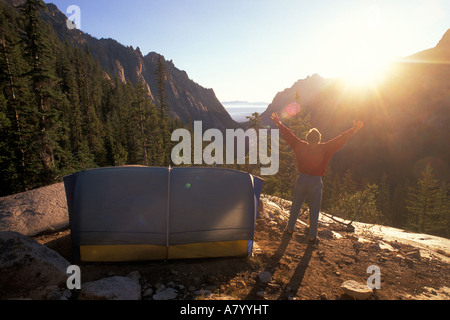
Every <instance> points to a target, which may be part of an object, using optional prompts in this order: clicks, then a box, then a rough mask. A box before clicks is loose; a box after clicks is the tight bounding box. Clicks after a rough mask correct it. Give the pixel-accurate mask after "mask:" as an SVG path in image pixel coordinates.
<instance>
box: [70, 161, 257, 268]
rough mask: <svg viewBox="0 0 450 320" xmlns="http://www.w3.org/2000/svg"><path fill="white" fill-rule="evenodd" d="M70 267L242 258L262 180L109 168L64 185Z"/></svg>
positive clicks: (222, 173)
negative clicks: (100, 263)
mask: <svg viewBox="0 0 450 320" xmlns="http://www.w3.org/2000/svg"><path fill="white" fill-rule="evenodd" d="M64 184H65V189H66V196H67V204H68V211H69V220H70V227H71V238H72V248H73V260H74V262H75V263H77V262H81V261H82V262H125V261H145V260H168V259H191V258H214V257H236V256H247V255H249V254H250V253H251V251H252V248H253V237H254V230H255V222H256V215H257V207H258V203H259V197H260V194H261V189H262V185H263V180H261V179H260V178H258V177H255V176H253V175H250V174H248V173H244V172H241V171H235V170H228V169H221V168H196V167H192V168H170V167H169V168H157V167H115V168H100V169H93V170H87V171H83V172H79V173H76V174H72V175H69V176H66V177H64Z"/></svg>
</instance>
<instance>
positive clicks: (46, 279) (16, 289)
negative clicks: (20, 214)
mask: <svg viewBox="0 0 450 320" xmlns="http://www.w3.org/2000/svg"><path fill="white" fill-rule="evenodd" d="M69 265H70V263H69V262H68V261H67V260H66V259H64V258H63V257H61V255H59V254H58V253H57V252H55V251H53V250H52V249H49V248H48V247H46V246H44V245H41V244H39V243H38V242H36V241H35V240H33V239H32V238H29V237H27V236H24V235H22V234H20V233H17V232H0V299H10V298H21V297H27V298H30V297H31V298H35V299H46V298H47V293H46V291H45V289H46V288H47V290H51V289H53V287H59V286H61V285H64V284H65V283H66V281H67V268H68V267H69ZM43 292H44V293H43Z"/></svg>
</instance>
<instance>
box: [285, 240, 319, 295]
mask: <svg viewBox="0 0 450 320" xmlns="http://www.w3.org/2000/svg"><path fill="white" fill-rule="evenodd" d="M314 249H315V246H314V244H311V243H309V244H308V246H307V247H306V250H305V254H304V255H303V257H302V259H301V260H300V262H299V263H298V266H297V268H296V269H295V271H294V273H293V274H292V277H291V280H290V281H289V283H288V284H287V285H285V287H284V289H283V291H282V292H281V293H280V296H279V299H283V298H287V297H288V296H289V295H291V296H295V295H296V294H297V291H298V289H299V288H300V286H301V284H302V281H303V277H304V276H305V273H306V269H308V265H309V261H310V260H311V256H312V253H313V251H314Z"/></svg>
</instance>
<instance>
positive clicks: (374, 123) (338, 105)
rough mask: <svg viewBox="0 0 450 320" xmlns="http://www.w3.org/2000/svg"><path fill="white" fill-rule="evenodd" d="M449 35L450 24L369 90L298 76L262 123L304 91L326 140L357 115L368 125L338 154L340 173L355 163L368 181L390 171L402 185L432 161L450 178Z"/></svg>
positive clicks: (306, 103)
mask: <svg viewBox="0 0 450 320" xmlns="http://www.w3.org/2000/svg"><path fill="white" fill-rule="evenodd" d="M449 39H450V30H449V31H447V32H446V33H445V35H444V36H443V37H442V40H441V41H440V42H439V44H438V45H436V47H434V48H431V49H428V50H424V51H421V52H418V53H416V54H413V55H411V56H408V57H405V58H403V59H400V60H399V61H396V62H394V63H393V64H392V66H391V69H390V72H389V73H388V74H387V75H386V77H385V79H384V80H383V81H382V82H380V83H378V84H376V85H374V86H373V87H368V88H366V89H365V90H361V89H358V90H356V89H353V88H351V87H349V86H348V85H347V84H346V83H345V82H343V81H341V80H340V79H325V78H323V77H321V76H320V75H317V74H315V75H313V76H309V77H307V78H306V79H301V80H298V81H297V82H295V83H294V84H293V85H292V86H291V87H290V88H286V89H284V90H283V91H281V92H279V93H278V94H277V95H276V96H275V98H274V100H273V101H272V103H271V104H270V105H269V107H268V109H267V110H266V111H265V112H264V113H263V114H262V115H261V120H262V123H263V125H271V120H270V115H271V114H272V113H273V112H278V113H279V114H282V113H283V109H284V108H285V107H286V106H287V105H288V104H289V103H291V102H295V101H296V94H297V93H298V94H299V96H300V99H301V104H302V107H303V108H304V109H306V111H307V112H308V113H309V114H310V123H311V126H312V127H316V128H318V129H319V130H320V131H321V132H322V135H323V140H324V141H327V140H330V139H332V138H334V137H335V136H336V135H338V134H340V133H342V132H343V131H344V130H346V129H349V128H350V127H351V126H352V121H353V120H354V119H357V118H359V119H361V120H363V121H364V122H365V123H366V126H365V128H364V130H361V133H360V134H358V135H357V136H355V137H354V138H352V139H351V141H350V142H349V145H348V146H347V147H346V148H347V149H348V151H346V152H343V153H341V152H340V153H338V154H336V156H335V157H334V159H333V161H332V163H331V165H332V168H331V169H332V170H333V169H334V170H335V172H336V171H337V172H344V171H345V170H346V168H352V173H355V174H356V175H357V176H358V177H359V178H361V179H362V178H372V179H378V178H379V177H380V176H381V175H383V173H387V174H388V175H389V176H390V179H391V180H392V183H398V182H399V181H404V180H405V179H406V178H407V177H409V178H410V179H411V178H412V179H415V178H417V177H420V170H421V169H423V168H424V166H425V164H426V163H427V162H430V161H431V162H432V166H433V168H434V169H435V170H436V171H435V173H436V175H437V176H438V177H439V178H440V180H443V181H445V180H446V181H448V180H449V179H450V168H449V165H448V164H449V163H450V152H449V151H448V150H446V148H445V147H444V146H443V141H448V139H450V131H449V129H448V128H449V127H450V115H449V112H448V110H449V107H450V82H449V79H450V40H449ZM300 138H304V137H300ZM419 168H420V169H419Z"/></svg>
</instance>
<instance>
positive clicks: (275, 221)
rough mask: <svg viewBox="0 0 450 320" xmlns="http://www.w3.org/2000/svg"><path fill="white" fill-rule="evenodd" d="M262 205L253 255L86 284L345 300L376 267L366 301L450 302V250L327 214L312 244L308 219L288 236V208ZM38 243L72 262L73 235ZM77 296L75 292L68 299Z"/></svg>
mask: <svg viewBox="0 0 450 320" xmlns="http://www.w3.org/2000/svg"><path fill="white" fill-rule="evenodd" d="M262 204H263V206H262V207H263V209H262V210H260V217H259V219H258V220H257V223H256V232H255V248H254V252H253V255H252V256H251V257H248V258H224V259H201V260H183V261H150V262H139V263H119V264H117V263H115V264H110V263H107V264H81V265H80V269H81V279H82V283H86V282H90V281H95V280H99V279H103V278H107V277H112V276H127V275H129V274H130V273H134V274H137V275H138V278H139V280H138V281H139V282H140V285H141V297H142V299H144V300H146V299H149V300H150V299H157V298H164V297H162V294H161V293H169V296H168V298H170V299H176V300H193V299H210V300H226V299H235V300H264V299H265V300H320V299H322V300H324V299H327V300H340V299H342V300H347V299H353V298H352V297H350V296H349V295H347V294H345V293H344V291H343V289H342V288H341V285H342V284H343V283H344V282H346V281H348V280H355V281H356V282H358V283H361V284H366V283H367V279H368V278H369V277H370V276H371V275H372V274H371V273H367V271H368V268H369V267H370V266H376V267H378V268H379V271H380V280H381V283H380V285H381V287H380V289H374V290H373V294H371V295H370V297H369V298H368V299H372V300H428V299H433V300H434V299H436V300H449V299H450V267H449V258H450V257H449V253H448V251H446V250H442V249H435V248H433V249H430V250H426V248H425V249H424V248H423V247H418V246H417V245H412V244H410V243H407V242H405V241H398V240H393V238H389V237H383V236H382V235H380V233H379V232H378V233H377V232H374V231H372V230H371V228H370V227H359V228H356V230H355V231H351V230H348V229H346V228H345V227H344V226H343V224H341V223H338V222H336V221H335V220H332V219H329V218H326V217H325V216H322V219H321V223H320V225H319V237H320V242H319V243H318V244H316V245H310V244H308V241H307V237H306V236H305V231H306V228H307V223H308V221H307V215H306V214H303V215H302V216H301V218H300V219H299V221H298V223H297V228H296V232H295V233H294V234H293V235H292V236H288V235H286V234H285V233H284V229H285V226H286V222H287V217H288V214H287V212H288V210H289V205H290V203H289V202H288V201H285V200H282V199H278V198H275V197H270V196H265V197H264V198H263V201H262ZM35 239H36V240H37V241H38V242H39V243H41V244H44V245H46V246H48V247H49V248H51V249H53V250H55V251H57V252H58V253H60V254H61V255H62V256H63V257H64V258H66V259H67V260H68V261H70V260H71V246H70V230H65V231H62V232H56V233H52V234H45V235H40V236H37V237H35ZM447 243H448V242H447ZM136 271H137V272H136ZM76 298H77V297H76V293H75V294H74V295H72V296H71V299H76Z"/></svg>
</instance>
